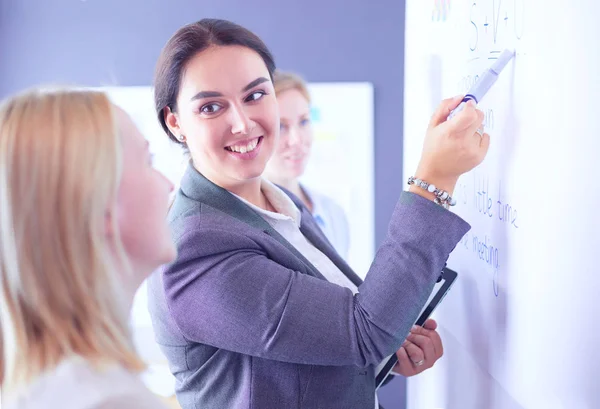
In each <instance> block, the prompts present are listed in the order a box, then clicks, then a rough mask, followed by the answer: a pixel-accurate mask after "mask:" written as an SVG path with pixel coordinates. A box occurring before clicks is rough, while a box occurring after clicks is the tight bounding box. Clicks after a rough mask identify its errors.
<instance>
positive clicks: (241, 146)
mask: <svg viewBox="0 0 600 409" xmlns="http://www.w3.org/2000/svg"><path fill="white" fill-rule="evenodd" d="M261 139H262V136H259V137H257V138H252V139H246V140H244V141H239V142H236V143H235V144H233V145H229V146H226V147H225V149H226V150H228V151H230V152H237V153H249V152H252V151H254V150H255V149H256V147H257V146H258V143H259V142H260V141H261Z"/></svg>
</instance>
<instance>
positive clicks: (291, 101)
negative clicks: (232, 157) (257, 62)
mask: <svg viewBox="0 0 600 409" xmlns="http://www.w3.org/2000/svg"><path fill="white" fill-rule="evenodd" d="M273 86H274V88H275V93H276V95H277V103H278V105H279V124H280V125H279V127H280V131H279V141H278V142H277V147H276V149H275V151H274V153H273V156H272V157H271V159H270V160H269V162H268V164H267V167H266V169H265V173H264V175H265V177H266V178H267V179H268V180H270V181H271V182H273V183H275V184H277V185H279V186H282V187H284V188H286V189H287V190H289V191H290V192H292V193H293V194H294V195H296V196H297V197H298V198H299V199H300V200H302V202H303V204H304V205H305V206H306V207H307V208H308V210H309V211H310V212H311V213H312V215H313V217H314V218H315V221H316V222H317V224H318V225H319V227H320V228H321V230H322V231H323V233H324V234H325V236H326V237H327V239H328V240H329V242H330V243H331V244H332V245H333V247H334V248H335V250H336V251H337V252H338V254H339V255H341V256H342V257H343V258H345V259H347V258H348V247H349V244H350V243H349V236H350V232H349V226H348V220H347V218H346V215H345V214H344V210H343V209H342V207H341V206H340V205H339V204H338V203H336V202H335V200H333V199H332V198H330V197H328V196H326V195H324V194H322V193H320V192H317V191H316V190H313V189H310V188H309V187H308V186H306V185H302V184H300V180H299V179H300V177H301V176H302V175H303V174H304V170H305V169H306V165H307V164H308V159H309V157H310V151H311V148H312V142H313V138H314V136H313V130H312V126H311V118H310V103H311V98H310V93H309V92H308V86H307V85H306V83H305V82H304V80H303V79H302V78H301V77H300V76H298V75H297V74H294V73H291V72H283V71H276V72H275V75H274V77H273Z"/></svg>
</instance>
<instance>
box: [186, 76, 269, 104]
mask: <svg viewBox="0 0 600 409" xmlns="http://www.w3.org/2000/svg"><path fill="white" fill-rule="evenodd" d="M268 81H269V80H268V79H267V78H265V77H258V78H257V79H255V80H254V81H252V82H251V83H250V84H248V85H246V86H245V87H244V88H243V89H242V92H246V91H249V90H250V89H251V88H254V87H256V86H257V85H259V84H262V83H263V82H268ZM222 96H223V94H221V93H220V92H217V91H200V92H199V93H197V94H196V95H194V96H193V97H192V98H191V99H190V101H195V100H197V99H202V98H214V97H222Z"/></svg>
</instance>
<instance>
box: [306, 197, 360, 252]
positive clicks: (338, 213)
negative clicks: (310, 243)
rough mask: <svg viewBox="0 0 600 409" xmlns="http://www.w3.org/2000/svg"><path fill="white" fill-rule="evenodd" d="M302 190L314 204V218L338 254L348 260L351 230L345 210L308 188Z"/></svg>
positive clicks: (328, 198)
mask: <svg viewBox="0 0 600 409" xmlns="http://www.w3.org/2000/svg"><path fill="white" fill-rule="evenodd" d="M302 190H304V193H306V195H307V196H308V198H309V199H310V201H311V202H312V204H313V211H312V214H313V217H314V218H315V220H316V222H317V224H318V225H319V227H320V228H321V230H322V231H323V233H325V237H327V239H328V240H329V241H330V242H331V244H332V245H333V247H334V248H335V249H336V251H337V252H338V254H339V255H340V256H342V257H343V258H344V259H345V260H348V249H349V246H350V228H349V225H348V219H347V218H346V214H345V212H344V209H342V207H341V206H340V205H338V204H337V203H336V202H335V201H334V200H333V199H331V198H330V197H328V196H325V195H323V194H321V193H319V192H317V191H315V190H312V189H310V188H308V187H306V186H304V185H303V186H302Z"/></svg>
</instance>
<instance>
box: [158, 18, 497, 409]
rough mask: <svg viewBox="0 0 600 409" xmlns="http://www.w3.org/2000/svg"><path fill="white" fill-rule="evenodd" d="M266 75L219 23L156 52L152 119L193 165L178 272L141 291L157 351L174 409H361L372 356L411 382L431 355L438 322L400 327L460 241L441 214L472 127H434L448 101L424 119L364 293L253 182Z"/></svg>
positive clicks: (265, 55) (460, 225)
mask: <svg viewBox="0 0 600 409" xmlns="http://www.w3.org/2000/svg"><path fill="white" fill-rule="evenodd" d="M274 70H275V64H274V62H273V58H272V56H271V54H270V52H269V51H268V49H267V48H266V46H265V45H264V43H263V42H262V41H261V40H260V39H259V38H258V37H257V36H256V35H254V34H253V33H251V32H250V31H248V30H246V29H244V28H243V27H240V26H238V25H236V24H233V23H231V22H228V21H224V20H213V19H205V20H201V21H199V22H197V23H193V24H190V25H187V26H185V27H183V28H181V29H179V30H178V31H177V32H176V33H175V34H174V35H173V37H172V38H171V39H170V40H169V41H168V43H167V44H166V45H165V47H164V49H163V50H162V53H161V55H160V58H159V61H158V64H157V69H156V78H155V103H156V112H157V114H158V119H159V121H160V122H161V124H162V126H163V128H164V130H165V132H166V134H167V135H168V136H169V137H170V138H171V139H172V140H174V141H175V142H177V143H179V144H182V145H183V146H184V147H185V148H186V149H188V150H189V152H190V155H191V161H190V166H189V168H188V169H187V171H186V173H185V175H184V177H183V179H182V181H181V186H180V189H179V191H178V193H177V195H176V198H175V201H174V203H173V205H172V207H171V210H170V212H169V223H170V225H171V228H172V231H173V234H174V239H175V243H176V246H177V250H178V256H177V259H176V260H175V261H174V262H172V263H171V264H168V265H167V266H165V267H164V268H163V269H162V270H161V271H160V273H159V274H155V275H154V276H153V277H152V278H151V279H150V282H149V292H150V294H149V295H150V304H149V308H150V313H151V316H152V320H153V325H154V329H155V332H156V337H157V341H158V343H159V344H160V345H161V346H162V350H163V352H164V353H165V354H166V356H167V358H168V360H169V364H170V368H171V371H172V372H173V374H174V375H175V377H176V379H177V384H176V390H177V397H178V400H179V402H180V404H181V406H182V407H183V408H184V409H191V408H267V409H269V408H286V409H287V408H328V409H330V408H344V409H373V408H375V407H376V405H377V402H376V393H375V368H376V366H377V365H378V364H379V363H381V361H382V360H383V359H384V358H386V357H388V356H389V355H391V354H394V353H397V355H398V357H399V360H400V362H399V366H398V367H397V370H398V372H399V373H401V374H403V375H405V376H411V375H414V374H417V373H419V372H421V371H422V370H424V369H426V368H429V367H431V366H432V365H433V363H434V362H435V361H436V360H437V359H439V357H440V356H441V353H442V345H441V341H440V340H439V335H438V334H437V333H436V332H435V324H434V323H433V322H430V323H428V326H429V329H428V328H418V329H416V330H415V331H414V332H411V326H412V323H413V322H414V321H415V320H416V318H417V315H418V313H419V311H420V310H421V308H422V307H423V305H424V303H425V302H426V300H427V298H428V296H429V294H430V292H431V290H432V287H433V284H434V283H435V281H436V279H437V278H438V276H439V274H440V271H441V270H442V268H443V267H444V265H445V262H446V260H447V258H448V256H449V254H450V252H451V251H452V250H453V249H454V247H455V246H456V244H457V243H458V242H459V240H460V238H461V237H462V236H463V235H464V234H465V233H466V232H467V231H468V229H469V226H468V224H467V223H466V222H464V221H463V220H461V219H460V218H459V217H458V216H456V215H455V214H453V213H452V212H450V211H448V210H447V207H448V204H452V203H451V202H452V199H451V197H450V196H449V195H451V193H452V191H453V189H454V186H455V183H456V181H457V179H458V177H459V176H460V175H461V174H463V173H465V172H467V171H469V170H471V169H472V168H473V167H475V166H476V165H477V164H479V163H480V162H481V161H482V160H483V158H484V156H485V154H486V152H487V148H488V144H489V136H488V135H487V134H483V132H482V130H481V129H480V126H481V124H482V121H483V114H482V113H481V112H480V111H478V110H476V109H475V107H474V105H468V106H467V107H466V108H465V109H464V110H463V111H462V112H461V113H459V114H458V115H456V116H455V117H453V118H452V119H451V120H446V118H447V117H448V114H449V113H450V110H451V109H453V108H455V107H456V106H457V105H458V104H459V102H460V100H461V98H460V97H457V98H453V99H450V100H446V101H443V102H442V103H441V105H440V106H439V108H438V110H437V112H435V113H434V114H433V116H432V119H431V122H430V124H429V127H428V129H427V134H426V137H425V145H424V149H423V155H422V158H421V161H420V164H419V166H418V169H417V172H416V173H415V176H416V177H418V178H419V179H418V180H416V181H415V180H414V179H412V178H411V179H410V183H411V186H410V188H409V192H403V193H401V195H400V198H399V200H398V204H397V206H396V208H395V210H394V214H393V216H392V219H391V222H390V225H389V231H388V234H387V237H386V239H385V241H384V242H383V244H382V245H381V247H380V248H379V250H378V251H377V255H376V257H375V260H374V261H373V264H372V266H371V268H370V269H369V272H368V274H367V275H366V279H365V280H364V282H363V281H361V280H360V278H359V277H358V275H356V274H355V273H354V272H353V271H352V270H351V269H350V267H349V266H348V265H347V264H346V263H345V262H344V261H343V260H342V258H341V257H340V256H339V255H338V254H337V253H336V252H335V250H334V249H333V247H332V246H331V245H330V243H329V242H328V241H327V239H326V238H325V236H324V235H323V234H322V232H321V230H320V229H319V227H318V225H317V224H316V223H315V221H314V219H313V218H312V217H311V215H310V213H309V212H308V210H307V209H306V207H305V206H304V205H303V204H302V202H301V201H300V200H299V199H298V198H297V197H295V196H294V195H293V194H291V193H289V192H286V191H284V190H283V189H281V188H279V187H277V186H275V185H273V184H271V183H269V182H267V181H266V180H265V179H263V178H262V173H263V171H264V169H265V165H266V163H267V161H268V159H269V158H270V156H271V154H272V153H273V149H274V145H275V142H276V140H277V138H278V136H279V115H278V107H277V101H276V98H275V93H274V89H273V84H272V75H273V72H274ZM333 154H334V153H333V152H332V155H333ZM335 154H337V155H340V154H343V152H335ZM409 333H410V335H408V339H407V334H409Z"/></svg>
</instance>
